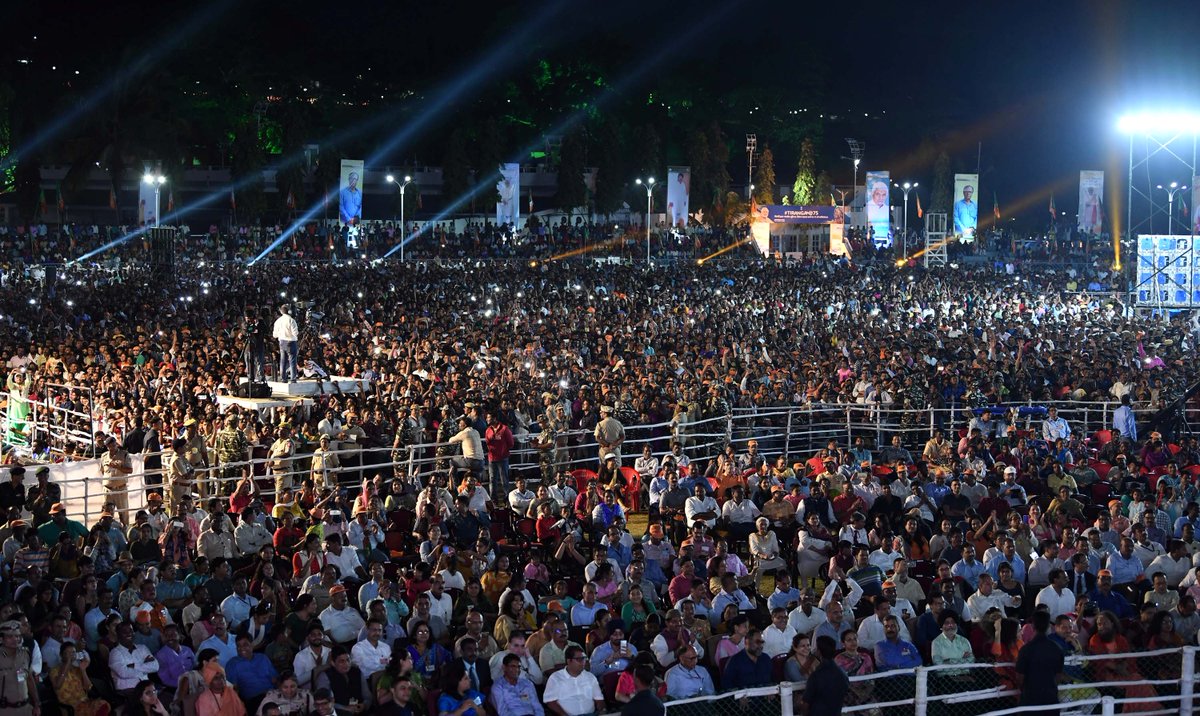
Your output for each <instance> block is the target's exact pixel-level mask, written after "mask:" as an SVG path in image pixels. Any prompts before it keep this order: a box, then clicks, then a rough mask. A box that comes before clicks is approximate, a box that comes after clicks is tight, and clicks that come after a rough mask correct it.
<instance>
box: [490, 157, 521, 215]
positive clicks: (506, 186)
mask: <svg viewBox="0 0 1200 716" xmlns="http://www.w3.org/2000/svg"><path fill="white" fill-rule="evenodd" d="M520 197H521V165H520V164H516V163H511V164H501V165H500V181H498V182H496V223H497V224H500V225H504V224H512V225H513V226H516V225H517V219H519V218H520V217H521V201H520Z"/></svg>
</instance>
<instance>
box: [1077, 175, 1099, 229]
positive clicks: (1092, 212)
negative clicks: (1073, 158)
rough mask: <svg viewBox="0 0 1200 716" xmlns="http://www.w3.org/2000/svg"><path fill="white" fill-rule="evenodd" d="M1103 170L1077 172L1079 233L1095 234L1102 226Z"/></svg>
mask: <svg viewBox="0 0 1200 716" xmlns="http://www.w3.org/2000/svg"><path fill="white" fill-rule="evenodd" d="M1103 202H1104V172H1100V171H1093V170H1087V169H1085V170H1083V171H1081V172H1079V223H1078V224H1076V225H1077V226H1078V227H1079V233H1081V234H1084V235H1085V236H1097V235H1099V234H1100V232H1101V231H1102V230H1103V228H1104V226H1103V224H1104V208H1103V206H1101V205H1102V204H1103Z"/></svg>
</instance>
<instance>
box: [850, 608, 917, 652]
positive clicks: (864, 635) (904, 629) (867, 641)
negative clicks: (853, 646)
mask: <svg viewBox="0 0 1200 716" xmlns="http://www.w3.org/2000/svg"><path fill="white" fill-rule="evenodd" d="M893 611H895V610H894V609H893ZM896 621H897V622H898V623H899V624H900V638H901V639H903V640H904V641H912V637H910V636H909V635H908V625H906V624H905V623H904V620H903V619H900V615H899V614H897V615H896ZM886 638H887V635H885V634H884V633H883V622H881V621H880V620H879V617H877V616H875V614H871V616H869V617H866V618H865V619H863V620H862V621H861V622H859V625H858V645H859V646H860V647H861V648H863V649H868V650H873V649H874V648H875V645H876V644H878V643H879V642H881V641H883V640H884V639H886Z"/></svg>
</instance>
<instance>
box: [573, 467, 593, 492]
mask: <svg viewBox="0 0 1200 716" xmlns="http://www.w3.org/2000/svg"><path fill="white" fill-rule="evenodd" d="M571 477H573V478H575V491H576V492H578V493H580V494H583V493H584V492H586V491H587V486H588V481H589V480H595V479H596V471H595V470H588V469H586V468H579V469H576V470H572V471H571Z"/></svg>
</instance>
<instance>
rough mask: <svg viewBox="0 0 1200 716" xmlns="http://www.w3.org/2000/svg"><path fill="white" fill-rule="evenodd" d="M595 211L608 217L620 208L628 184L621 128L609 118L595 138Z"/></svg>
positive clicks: (615, 121)
mask: <svg viewBox="0 0 1200 716" xmlns="http://www.w3.org/2000/svg"><path fill="white" fill-rule="evenodd" d="M595 157H596V196H595V197H593V201H595V203H596V211H597V212H599V213H601V214H604V215H606V216H607V215H608V214H609V213H611V212H614V211H617V210H618V209H620V208H621V204H622V203H623V199H624V195H625V185H626V184H628V182H629V177H628V176H626V169H625V166H624V162H623V160H624V157H625V152H624V151H623V147H622V142H621V128H620V126H618V125H617V120H615V119H613V118H609V120H608V121H607V122H605V123H604V124H603V125H602V126H601V127H600V130H599V133H598V136H597V138H596V152H595Z"/></svg>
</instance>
